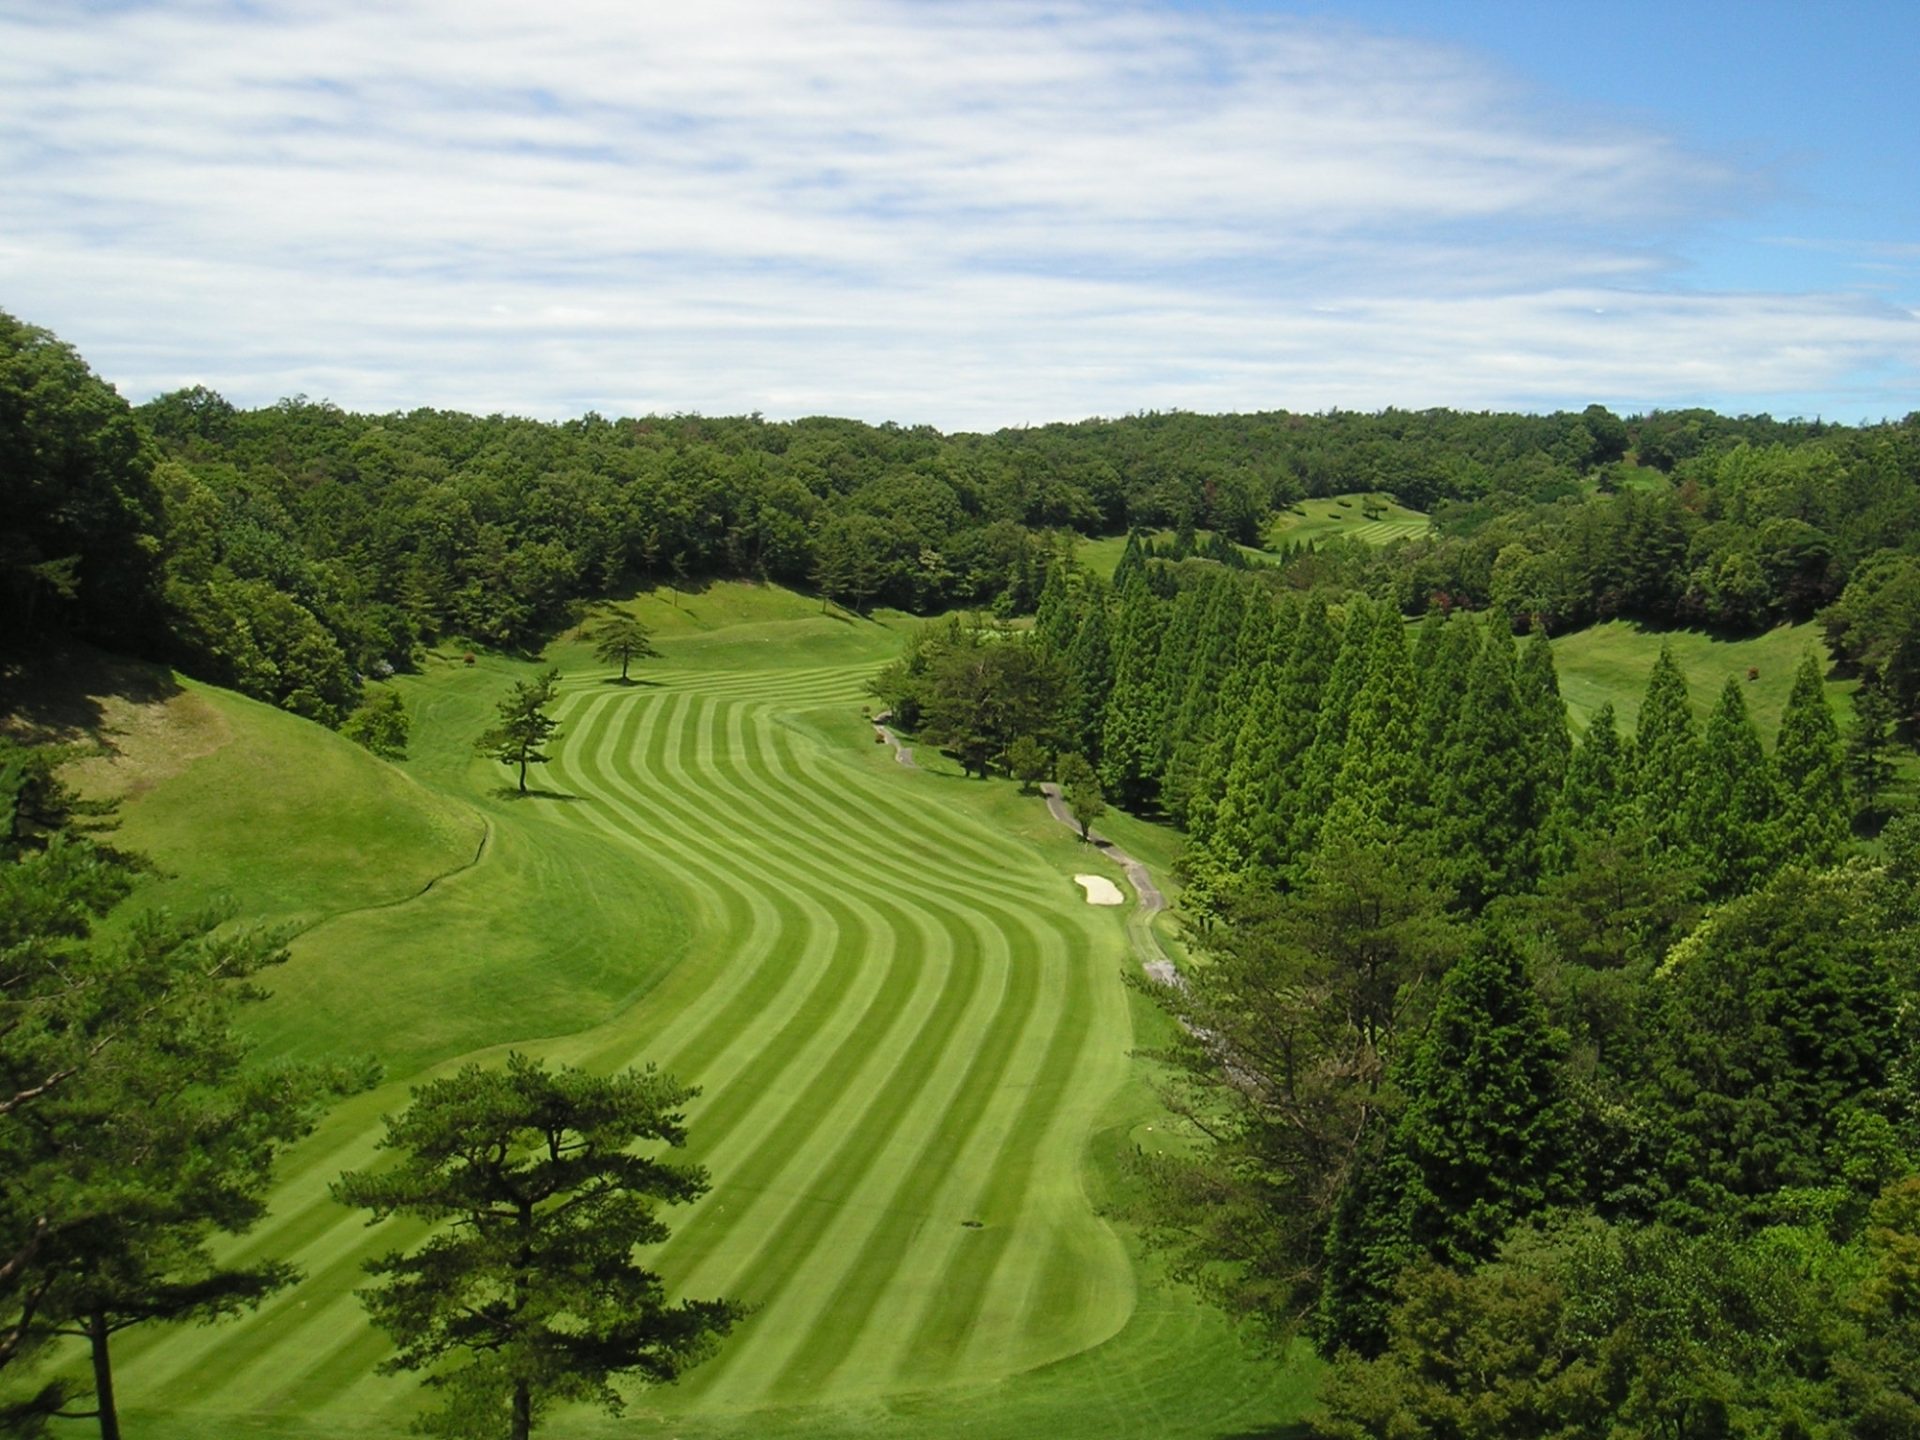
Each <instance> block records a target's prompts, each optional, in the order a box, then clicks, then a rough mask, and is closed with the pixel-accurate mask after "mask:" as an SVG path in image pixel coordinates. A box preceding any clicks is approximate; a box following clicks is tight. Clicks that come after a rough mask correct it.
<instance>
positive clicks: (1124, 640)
mask: <svg viewBox="0 0 1920 1440" xmlns="http://www.w3.org/2000/svg"><path fill="white" fill-rule="evenodd" d="M1165 628H1166V626H1165V607H1163V606H1162V605H1161V603H1160V601H1159V600H1157V599H1156V598H1155V597H1154V595H1153V592H1152V591H1151V590H1150V589H1149V588H1148V587H1147V581H1146V577H1145V576H1144V575H1143V574H1142V573H1140V572H1139V571H1138V570H1136V571H1135V572H1134V573H1133V574H1132V575H1130V576H1129V577H1128V578H1127V585H1126V589H1125V590H1123V591H1122V592H1121V593H1120V612H1119V617H1118V620H1117V623H1116V624H1115V626H1114V635H1113V689H1112V692H1111V694H1109V696H1108V697H1107V708H1106V714H1105V717H1104V720H1103V722H1102V727H1101V733H1100V767H1099V768H1100V784H1101V786H1102V788H1103V789H1104V790H1105V791H1106V793H1107V796H1108V797H1109V798H1110V799H1115V800H1118V801H1119V802H1120V803H1121V804H1123V805H1125V806H1126V807H1127V808H1129V809H1136V810H1137V809H1139V808H1141V807H1142V806H1144V805H1146V804H1147V803H1148V802H1150V801H1151V800H1152V798H1153V791H1154V784H1155V781H1156V779H1157V778H1158V770H1159V759H1160V733H1159V725H1160V718H1161V715H1162V713H1163V712H1164V711H1165V709H1166V706H1165V703H1164V700H1163V697H1162V695H1161V693H1160V691H1159V690H1158V689H1157V688H1156V686H1157V683H1158V681H1159V678H1160V671H1159V660H1160V644H1161V639H1162V636H1163V632H1164V631H1165Z"/></svg>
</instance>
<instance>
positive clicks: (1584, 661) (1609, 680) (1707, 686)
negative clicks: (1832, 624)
mask: <svg viewBox="0 0 1920 1440" xmlns="http://www.w3.org/2000/svg"><path fill="white" fill-rule="evenodd" d="M1662 645H1671V646H1672V647H1673V654H1674V659H1676V660H1677V661H1679V663H1680V668H1681V670H1682V671H1683V672H1684V673H1685V674H1686V677H1687V683H1688V687H1689V689H1690V691H1691V694H1692V698H1693V708H1694V712H1695V713H1696V714H1697V715H1698V716H1699V717H1700V719H1701V720H1702V721H1704V720H1705V719H1706V717H1707V714H1708V712H1709V711H1711V710H1712V708H1713V706H1714V703H1715V702H1716V701H1717V700H1718V699H1719V697H1720V690H1721V687H1722V686H1724V685H1725V684H1726V683H1727V677H1728V676H1729V675H1731V676H1735V677H1737V678H1738V679H1739V680H1740V681H1741V683H1742V685H1743V686H1744V687H1745V690H1746V698H1747V708H1748V710H1749V711H1751V712H1752V714H1753V720H1754V724H1756V725H1757V726H1758V727H1759V729H1760V734H1761V738H1762V739H1763V740H1764V741H1765V742H1766V743H1767V744H1768V745H1769V746H1771V745H1772V744H1773V737H1774V733H1775V732H1776V731H1777V730H1778V729H1779V728H1780V712H1781V711H1782V710H1783V709H1785V708H1786V703H1787V696H1788V694H1789V693H1790V692H1791V691H1792V690H1793V673H1794V671H1795V670H1796V669H1797V668H1798V667H1799V664H1800V658H1801V656H1802V655H1804V654H1805V653H1806V652H1807V650H1808V649H1809V648H1811V649H1812V650H1813V651H1814V652H1815V653H1816V654H1818V655H1819V656H1821V658H1822V659H1823V660H1824V659H1825V658H1826V646H1825V643H1824V641H1823V640H1822V639H1821V636H1820V627H1819V626H1818V625H1815V624H1812V623H1808V624H1804V625H1781V626H1778V627H1776V628H1775V629H1772V630H1769V631H1766V632H1765V633H1764V634H1761V635H1756V636H1753V637H1752V638H1749V639H1739V640H1728V639H1722V638H1720V637H1717V636H1712V635H1707V634H1704V633H1702V632H1699V631H1694V630H1650V629H1647V628H1645V627H1644V626H1640V625H1635V624H1631V623H1629V622H1627V621H1624V620H1614V621H1609V622H1608V623H1607V624H1605V625H1595V626H1593V627H1592V628H1591V629H1587V630H1579V631H1575V632H1573V633H1571V634H1567V635H1562V636H1559V637H1558V638H1557V639H1555V640H1554V642H1553V658H1554V664H1555V666H1556V668H1557V669H1558V670H1559V672H1560V692H1561V694H1562V695H1564V696H1565V697H1566V701H1567V709H1568V712H1569V713H1570V714H1571V716H1572V718H1573V723H1574V727H1575V728H1576V729H1584V728H1585V726H1586V723H1587V720H1588V719H1589V717H1591V716H1592V714H1593V712H1594V711H1596V710H1598V709H1599V708H1600V707H1601V706H1602V705H1604V704H1606V703H1608V702H1609V701H1611V702H1612V704H1613V708H1614V711H1615V714H1616V715H1617V717H1618V720H1619V724H1620V728H1621V730H1622V732H1623V733H1631V731H1632V729H1633V726H1634V723H1635V721H1636V720H1637V719H1638V717H1639V714H1640V699H1641V697H1642V696H1643V695H1644V694H1645V693H1646V688H1647V673H1648V672H1649V671H1650V670H1651V669H1652V668H1653V662H1654V661H1655V660H1656V659H1657V658H1658V657H1659V654H1660V647H1661V646H1662ZM1749 669H1754V670H1758V671H1759V672H1760V673H1759V678H1758V679H1755V680H1752V681H1749V680H1748V679H1747V671H1748V670H1749ZM1852 689H1853V685H1852V683H1851V682H1840V681H1829V682H1828V684H1827V698H1828V700H1829V701H1830V702H1831V703H1832V704H1833V706H1834V713H1835V715H1836V716H1837V717H1840V718H1842V719H1844V718H1845V717H1846V716H1847V714H1848V713H1849V710H1848V707H1846V706H1845V705H1844V703H1843V697H1844V696H1845V695H1846V694H1848V693H1849V692H1850V691H1851V690H1852Z"/></svg>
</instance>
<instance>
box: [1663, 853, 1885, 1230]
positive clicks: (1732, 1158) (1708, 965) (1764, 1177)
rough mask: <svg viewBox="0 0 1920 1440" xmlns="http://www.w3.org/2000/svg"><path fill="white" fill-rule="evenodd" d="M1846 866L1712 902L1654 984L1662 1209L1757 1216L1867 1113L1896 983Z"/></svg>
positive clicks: (1789, 874)
mask: <svg viewBox="0 0 1920 1440" xmlns="http://www.w3.org/2000/svg"><path fill="white" fill-rule="evenodd" d="M1866 903H1867V901H1866V897H1865V896H1864V895H1863V894H1862V893H1861V884H1860V881H1859V880H1858V879H1857V877H1855V876H1854V875H1852V874H1850V873H1849V872H1847V871H1839V872H1834V873H1832V874H1829V875H1820V876H1816V875H1809V874H1807V873H1805V872H1802V871H1796V870H1788V871H1785V872H1783V873H1782V874H1781V875H1780V876H1779V877H1778V878H1777V879H1776V880H1774V882H1773V883H1772V884H1771V885H1769V886H1768V887H1767V888H1766V889H1765V890H1762V891H1760V892H1758V893H1756V894H1753V895H1748V896H1744V897H1742V898H1740V899H1737V900H1734V901H1732V902H1731V903H1729V904H1727V905H1725V906H1722V907H1721V908H1720V909H1719V910H1716V911H1714V912H1713V913H1712V914H1711V915H1710V916H1709V917H1708V918H1707V919H1706V920H1704V921H1702V922H1701V924H1700V925H1699V926H1698V928H1696V929H1695V930H1694V932H1693V933H1692V934H1691V935H1689V936H1688V937H1687V939H1686V940H1685V941H1684V942H1682V943H1681V944H1679V945H1677V946H1676V947H1675V948H1674V949H1673V951H1672V952H1671V953H1670V955H1669V956H1668V958H1667V960H1666V961H1665V963H1664V964H1663V965H1662V966H1661V968H1660V971H1659V973H1658V975H1657V977H1656V979H1655V981H1654V982H1653V986H1652V994H1651V997H1650V1002H1651V1006H1652V1013H1651V1022H1650V1027H1649V1033H1648V1035H1647V1039H1646V1044H1645V1051H1644V1054H1643V1056H1642V1057H1641V1060H1640V1063H1641V1064H1642V1065H1643V1066H1644V1075H1645V1080H1644V1088H1645V1098H1644V1105H1645V1108H1646V1112H1647V1115H1648V1117H1649V1120H1650V1122H1651V1123H1652V1124H1653V1125H1654V1126H1655V1127H1656V1135H1657V1144H1656V1150H1657V1153H1659V1154H1660V1156H1661V1173H1662V1178H1663V1183H1664V1186H1665V1191H1666V1196H1667V1198H1666V1199H1665V1200H1664V1201H1663V1202H1662V1207H1661V1208H1662V1213H1664V1214H1666V1215H1667V1216H1669V1217H1671V1218H1672V1219H1674V1220H1676V1221H1678V1222H1681V1223H1685V1224H1689V1225H1695V1226H1705V1225H1708V1224H1711V1223H1713V1222H1715V1221H1717V1220H1721V1219H1725V1218H1729V1217H1734V1216H1745V1217H1755V1216H1761V1215H1765V1214H1766V1213H1767V1212H1768V1206H1769V1204H1770V1203H1771V1200H1770V1197H1772V1196H1773V1195H1774V1194H1775V1193H1776V1192H1778V1191H1780V1190H1781V1189H1782V1188H1784V1187H1791V1186H1802V1187H1804V1186H1817V1185H1819V1184H1821V1183H1822V1182H1823V1178H1824V1176H1825V1175H1826V1169H1825V1167H1826V1163H1827V1161H1826V1157H1827V1154H1828V1151H1829V1148H1830V1146H1831V1145H1832V1144H1833V1142H1834V1140H1835V1137H1836V1135H1837V1134H1838V1133H1839V1126H1840V1125H1841V1123H1842V1121H1843V1119H1844V1117H1845V1116H1846V1115H1847V1114H1848V1113H1849V1112H1850V1111H1852V1110H1854V1109H1856V1108H1864V1109H1867V1110H1871V1109H1873V1108H1874V1107H1875V1105H1876V1104H1877V1103H1878V1100H1879V1092H1880V1091H1881V1088H1882V1087H1883V1086H1884V1085H1885V1084H1886V1081H1887V1076H1888V1067H1889V1064H1890V1063H1891V1062H1892V1061H1893V1059H1894V1058H1895V1056H1896V1055H1897V1053H1898V1028H1897V1010H1896V1002H1895V993H1894V990H1893V986H1892V981H1891V977H1890V975H1889V974H1888V972H1887V969H1886V967H1885V966H1884V965H1883V964H1882V962H1881V960H1880V958H1879V956H1878V955H1877V954H1876V953H1875V947H1874V944H1873V939H1872V937H1871V936H1870V935H1867V934H1864V933H1862V927H1861V926H1860V925H1859V924H1858V923H1857V919H1856V917H1857V916H1858V915H1859V914H1861V913H1862V912H1863V911H1864V910H1865V908H1866Z"/></svg>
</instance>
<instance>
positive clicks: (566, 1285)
mask: <svg viewBox="0 0 1920 1440" xmlns="http://www.w3.org/2000/svg"><path fill="white" fill-rule="evenodd" d="M698 1093H699V1092H698V1091H696V1090H692V1089H689V1088H687V1087H685V1086H682V1085H679V1084H676V1083H675V1082H674V1081H673V1080H671V1079H669V1078H667V1077H665V1076H662V1075H660V1074H658V1073H656V1072H655V1071H654V1069H653V1068H652V1067H651V1066H648V1067H647V1068H646V1069H644V1070H631V1069H630V1070H626V1071H623V1072H621V1073H620V1074H618V1075H614V1076H612V1077H609V1078H604V1079H603V1078H601V1077H598V1076H594V1075H590V1074H588V1073H587V1072H585V1071H583V1070H576V1069H573V1068H572V1067H570V1066H561V1067H560V1068H559V1069H558V1070H555V1071H549V1070H548V1069H547V1067H546V1064H545V1062H543V1061H537V1060H531V1059H528V1058H527V1057H526V1056H524V1055H519V1054H513V1055H509V1056H508V1057H507V1063H506V1066H505V1068H504V1069H498V1070H489V1069H485V1068H483V1067H482V1066H479V1065H468V1066H466V1067H464V1068H463V1069H462V1070H461V1071H460V1072H459V1074H457V1075H454V1076H452V1077H450V1078H447V1079H442V1080H436V1081H433V1082H431V1083H429V1084H427V1085H423V1086H419V1087H416V1088H415V1089H414V1091H413V1103H412V1104H411V1105H409V1106H408V1107H407V1110H406V1111H405V1112H404V1113H403V1114H401V1115H400V1116H398V1117H397V1118H395V1117H389V1118H388V1120H387V1134H386V1137H385V1139H383V1140H382V1141H381V1142H380V1145H381V1148H382V1149H386V1150H393V1151H397V1152H399V1153H400V1156H401V1158H400V1160H399V1162H398V1163H397V1164H396V1165H394V1166H392V1167H390V1168H384V1169H381V1170H378V1171H349V1172H348V1173H346V1174H343V1175H342V1176H341V1177H340V1179H339V1180H338V1181H337V1182H335V1184H334V1186H333V1194H334V1197H335V1198H336V1199H338V1200H339V1201H341V1202H342V1203H343V1204H346V1205H352V1206H356V1207H359V1208H362V1209H366V1210H370V1211H372V1212H373V1220H374V1221H375V1222H378V1221H383V1220H387V1219H390V1218H392V1217H394V1216H405V1217H407V1218H409V1219H412V1220H418V1221H423V1222H425V1223H427V1224H430V1225H435V1226H438V1227H440V1228H438V1229H437V1230H436V1231H435V1232H434V1233H433V1234H432V1235H431V1236H430V1237H429V1238H428V1239H427V1240H426V1241H425V1242H424V1243H423V1244H421V1245H420V1246H419V1247H418V1248H417V1249H415V1250H413V1251H411V1252H403V1251H399V1250H395V1251H392V1252H390V1253H388V1254H386V1255H384V1256H381V1257H380V1258H378V1259H376V1260H372V1261H369V1262H368V1264H367V1269H368V1270H369V1271H370V1272H371V1273H372V1274H373V1275H374V1276H376V1277H377V1279H376V1282H375V1283H374V1284H373V1285H371V1286H369V1287H367V1288H366V1289H364V1290H362V1291H361V1292H360V1297H361V1300H362V1301H363V1303H364V1304H365V1305H366V1307H367V1312H368V1314H369V1315H370V1316H371V1317H372V1319H373V1322H374V1324H375V1325H377V1326H379V1327H380V1328H381V1329H382V1330H384V1331H386V1332H387V1334H388V1335H390V1336H391V1337H392V1338H393V1340H394V1343H395V1344H396V1345H397V1346H398V1353H397V1354H395V1355H394V1356H393V1358H392V1359H390V1360H388V1361H386V1362H384V1364H383V1365H382V1366H381V1369H382V1370H383V1371H384V1372H387V1373H393V1372H396V1371H401V1370H422V1369H427V1368H429V1367H435V1366H438V1365H440V1363H441V1362H442V1361H445V1360H447V1359H449V1358H450V1357H454V1356H461V1357H463V1363H459V1364H457V1365H456V1366H455V1368H451V1369H436V1370H435V1371H434V1373H433V1374H431V1375H429V1376H428V1378H427V1380H426V1381H425V1383H426V1384H427V1385H429V1386H431V1387H434V1388H436V1389H439V1390H442V1391H444V1392H445V1393H446V1394H447V1396H448V1401H447V1404H446V1406H445V1407H444V1408H443V1409H442V1410H440V1411H439V1412H437V1413H436V1414H434V1415H432V1416H430V1417H429V1419H428V1421H427V1422H426V1423H427V1428H429V1429H430V1430H431V1431H432V1432H433V1433H438V1434H444V1435H453V1436H460V1437H468V1436H481V1435H497V1434H505V1435H508V1436H511V1437H512V1440H526V1437H527V1436H529V1435H530V1434H531V1433H532V1431H533V1426H534V1424H535V1422H536V1421H537V1420H538V1419H539V1418H540V1416H541V1414H542V1413H543V1412H544V1411H545V1410H546V1408H547V1407H548V1406H549V1405H551V1404H552V1403H553V1402H554V1401H557V1400H579V1401H587V1402H590V1403H592V1404H596V1405H598V1406H600V1407H601V1408H602V1409H604V1410H606V1411H607V1412H609V1413H610V1414H613V1415H618V1414H619V1413H620V1412H621V1410H622V1401H621V1398H620V1395H619V1392H618V1391H616V1390H615V1389H614V1388H613V1384H612V1382H613V1381H614V1380H615V1379H616V1378H619V1377H622V1376H630V1375H631V1376H638V1377H640V1378H642V1379H644V1380H647V1381H650V1382H660V1381H665V1380H671V1379H673V1378H674V1377H675V1376H677V1375H678V1374H680V1372H681V1371H683V1370H685V1369H686V1368H687V1367H688V1366H690V1365H692V1364H694V1363H696V1362H697V1361H699V1360H700V1359H701V1358H702V1357H703V1356H705V1355H706V1354H707V1353H708V1351H709V1350H710V1349H711V1347H712V1345H713V1343H714V1341H716V1340H717V1339H718V1338H719V1337H721V1336H723V1335H725V1334H726V1333H727V1332H728V1331H729V1330H731V1329H732V1327H733V1325H734V1324H735V1323H736V1322H737V1321H738V1320H739V1319H740V1318H741V1316H742V1315H743V1314H744V1313H745V1312H744V1311H743V1310H742V1309H741V1308H740V1307H739V1306H738V1305H736V1304H734V1303H733V1302H731V1301H726V1300H682V1301H679V1302H677V1303H671V1304H670V1303H669V1302H668V1301H667V1299H666V1295H665V1291H664V1289H663V1287H662V1285H661V1282H660V1278H659V1276H657V1275H655V1274H653V1273H652V1272H651V1271H649V1270H646V1269H644V1268H642V1267H641V1266H640V1265H638V1264H636V1263H635V1261H634V1257H633V1252H634V1249H635V1247H636V1246H640V1245H651V1244H656V1243H658V1242H659V1241H661V1240H664V1239H665V1238H666V1236H667V1227H666V1225H665V1224H663V1223H662V1222H661V1221H660V1220H659V1219H658V1218H657V1216H656V1215H655V1213H654V1207H655V1205H656V1203H667V1204H675V1203H684V1202H686V1201H690V1200H693V1199H695V1198H697V1197H698V1196H700V1195H702V1194H704V1193H705V1191H706V1189H707V1179H706V1174H705V1172H704V1171H703V1170H701V1169H700V1168H699V1167H697V1166H686V1165H676V1164H672V1163H669V1162H668V1161H666V1160H664V1159H661V1158H657V1157H656V1156H654V1155H652V1154H636V1153H634V1147H635V1146H636V1145H643V1144H644V1145H660V1144H665V1145H669V1146H676V1147H677V1146H680V1145H684V1144H685V1143H686V1129H685V1126H684V1123H683V1119H684V1117H683V1116H682V1114H681V1113H680V1107H681V1106H683V1105H684V1104H685V1103H686V1102H687V1101H688V1100H689V1099H691V1098H692V1097H693V1096H694V1095H696V1094H698Z"/></svg>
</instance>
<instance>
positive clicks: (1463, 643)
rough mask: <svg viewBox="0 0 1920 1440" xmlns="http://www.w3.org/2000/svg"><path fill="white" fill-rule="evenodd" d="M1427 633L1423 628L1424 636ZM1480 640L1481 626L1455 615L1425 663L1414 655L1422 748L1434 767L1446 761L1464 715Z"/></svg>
mask: <svg viewBox="0 0 1920 1440" xmlns="http://www.w3.org/2000/svg"><path fill="white" fill-rule="evenodd" d="M1432 613H1438V612H1432ZM1425 634H1426V632H1425V630H1424V627H1423V631H1422V635H1423V639H1424V638H1425ZM1480 639H1481V633H1480V627H1479V626H1478V625H1477V624H1475V623H1474V621H1473V619H1472V617H1471V616H1467V615H1456V616H1454V617H1453V618H1451V619H1450V620H1448V621H1446V623H1445V624H1444V625H1442V626H1440V627H1439V631H1438V634H1437V636H1436V637H1435V638H1434V639H1433V641H1432V645H1431V649H1430V650H1428V651H1427V654H1426V659H1425V662H1424V663H1422V661H1421V658H1420V655H1419V654H1418V653H1416V655H1415V658H1414V668H1415V670H1416V672H1417V673H1418V675H1419V678H1420V749H1421V753H1422V754H1423V755H1425V756H1426V757H1427V763H1428V764H1429V766H1431V767H1432V768H1434V769H1435V770H1437V769H1438V768H1439V767H1440V765H1441V764H1442V763H1443V757H1444V756H1445V755H1446V752H1447V746H1448V744H1449V743H1450V742H1451V740H1452V738H1453V731H1454V726H1455V724H1456V723H1458V721H1459V717H1460V716H1461V714H1462V709H1463V704H1464V701H1465V699H1466V694H1467V675H1468V672H1469V671H1470V670H1471V669H1472V668H1473V657H1474V656H1475V655H1476V654H1478V653H1479V649H1480Z"/></svg>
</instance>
